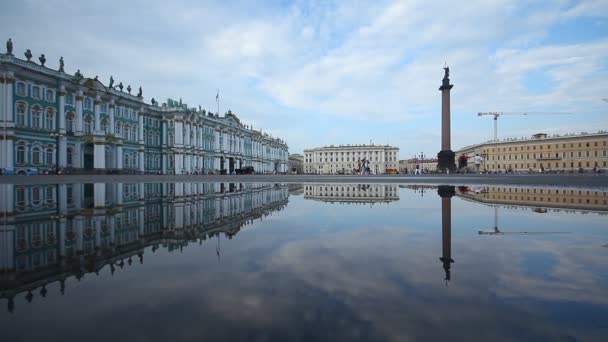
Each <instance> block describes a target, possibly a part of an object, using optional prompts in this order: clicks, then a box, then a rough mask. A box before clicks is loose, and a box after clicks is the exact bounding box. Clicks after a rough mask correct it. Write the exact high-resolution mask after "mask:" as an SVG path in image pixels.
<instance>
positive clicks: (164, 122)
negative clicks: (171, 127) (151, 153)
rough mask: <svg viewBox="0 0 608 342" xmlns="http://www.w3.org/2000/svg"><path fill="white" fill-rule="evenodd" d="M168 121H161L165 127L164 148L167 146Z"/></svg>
mask: <svg viewBox="0 0 608 342" xmlns="http://www.w3.org/2000/svg"><path fill="white" fill-rule="evenodd" d="M167 124H168V122H167V119H163V120H162V121H161V125H162V127H163V141H162V146H167Z"/></svg>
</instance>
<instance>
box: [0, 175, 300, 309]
mask: <svg viewBox="0 0 608 342" xmlns="http://www.w3.org/2000/svg"><path fill="white" fill-rule="evenodd" d="M0 196H2V198H0V203H1V204H0V222H1V225H0V227H1V230H0V298H7V299H8V300H9V302H8V306H9V310H10V311H12V310H13V306H14V302H13V298H14V297H15V296H16V295H17V294H19V293H22V292H27V295H26V299H27V300H28V301H31V300H32V298H33V296H34V295H33V293H32V291H34V290H35V289H37V288H40V294H41V295H42V296H43V297H44V296H45V295H46V285H47V284H49V283H53V282H56V281H57V282H59V283H60V286H61V293H63V292H64V290H65V280H66V279H67V278H69V277H71V276H75V277H76V278H78V279H80V278H82V277H83V276H84V274H85V273H89V272H98V271H99V270H101V269H102V268H103V267H105V266H109V267H110V270H111V272H112V273H113V272H114V270H115V268H116V267H120V268H122V267H124V266H125V261H124V260H125V259H126V260H128V261H127V264H129V265H130V264H131V262H132V257H135V256H137V257H138V258H139V261H140V262H143V253H144V248H145V247H148V246H153V249H152V250H153V251H155V250H156V249H158V248H159V246H163V247H165V248H167V249H168V250H173V249H176V248H182V247H183V246H185V245H187V244H188V243H189V242H191V241H196V240H198V241H199V242H201V241H202V240H206V239H207V238H209V237H212V236H216V235H219V234H220V233H224V235H225V236H226V237H228V238H231V237H232V236H233V235H235V234H237V233H238V232H239V230H240V229H241V227H243V226H244V225H247V224H249V223H251V222H253V220H255V219H257V218H260V217H263V216H265V215H268V214H269V213H271V212H273V211H276V210H281V209H282V208H283V207H284V206H285V205H286V204H287V201H288V189H287V187H286V186H284V185H267V184H265V185H263V184H251V183H250V184H235V183H215V184H209V183H164V184H144V183H133V184H126V183H115V184H107V185H106V184H104V183H95V184H57V185H33V186H16V185H12V184H1V185H0Z"/></svg>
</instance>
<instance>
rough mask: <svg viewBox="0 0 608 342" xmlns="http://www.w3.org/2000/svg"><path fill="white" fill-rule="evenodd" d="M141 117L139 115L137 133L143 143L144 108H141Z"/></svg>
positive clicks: (140, 142) (141, 143)
mask: <svg viewBox="0 0 608 342" xmlns="http://www.w3.org/2000/svg"><path fill="white" fill-rule="evenodd" d="M138 114H139V117H138V122H137V135H138V140H139V144H140V145H143V144H144V115H145V113H144V108H143V107H142V108H140V109H139V113H138Z"/></svg>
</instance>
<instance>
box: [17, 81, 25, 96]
mask: <svg viewBox="0 0 608 342" xmlns="http://www.w3.org/2000/svg"><path fill="white" fill-rule="evenodd" d="M16 93H17V95H19V96H25V83H23V82H17V88H16Z"/></svg>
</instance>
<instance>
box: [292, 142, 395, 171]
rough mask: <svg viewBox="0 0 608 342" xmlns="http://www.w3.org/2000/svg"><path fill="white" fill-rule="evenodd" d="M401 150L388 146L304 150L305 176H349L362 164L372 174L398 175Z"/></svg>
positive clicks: (358, 169)
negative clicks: (393, 173) (394, 173)
mask: <svg viewBox="0 0 608 342" xmlns="http://www.w3.org/2000/svg"><path fill="white" fill-rule="evenodd" d="M398 160H399V148H398V147H392V146H388V145H339V146H334V145H331V146H325V147H319V148H314V149H307V150H304V173H307V174H342V173H344V174H350V173H356V172H359V171H360V170H361V168H362V166H363V165H367V166H368V167H369V171H370V173H372V174H383V173H392V172H396V170H397V168H398V165H399V162H398Z"/></svg>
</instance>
